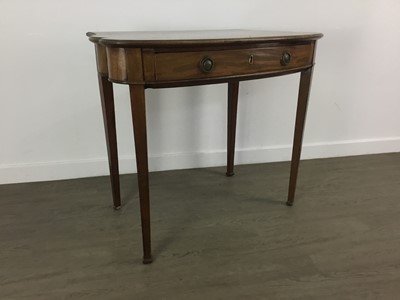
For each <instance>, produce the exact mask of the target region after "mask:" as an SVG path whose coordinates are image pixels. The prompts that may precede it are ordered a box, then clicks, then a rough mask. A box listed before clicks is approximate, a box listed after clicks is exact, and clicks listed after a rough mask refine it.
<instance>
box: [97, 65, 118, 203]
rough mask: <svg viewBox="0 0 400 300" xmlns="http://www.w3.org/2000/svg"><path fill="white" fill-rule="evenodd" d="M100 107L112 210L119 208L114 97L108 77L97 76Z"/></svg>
mask: <svg viewBox="0 0 400 300" xmlns="http://www.w3.org/2000/svg"><path fill="white" fill-rule="evenodd" d="M98 79H99V87H100V98H101V107H102V110H103V119H104V128H105V133H106V143H107V153H108V165H109V169H110V178H111V190H112V195H113V202H114V208H115V209H119V208H120V207H121V195H120V186H119V168H118V148H117V132H116V128H115V110H114V95H113V87H112V83H111V82H109V81H108V77H106V76H104V75H103V74H101V73H99V74H98Z"/></svg>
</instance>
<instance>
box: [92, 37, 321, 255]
mask: <svg viewBox="0 0 400 300" xmlns="http://www.w3.org/2000/svg"><path fill="white" fill-rule="evenodd" d="M87 35H88V36H89V39H90V40H91V41H92V42H94V43H95V46H96V56H97V68H98V72H99V74H100V75H99V80H100V82H101V83H100V90H101V94H102V103H103V113H104V120H105V123H106V136H107V144H108V148H109V161H110V173H111V177H112V188H113V199H114V206H116V204H117V205H118V206H117V207H119V205H120V199H119V182H118V180H117V177H118V176H116V174H117V173H118V159H117V153H116V149H117V148H116V137H115V117H114V108H113V107H114V100H113V98H112V86H111V83H110V82H108V80H109V81H112V82H116V83H125V84H129V88H130V96H131V108H132V118H133V129H134V136H135V149H136V163H137V171H138V185H139V198H140V211H141V220H142V236H143V252H144V256H143V262H144V263H150V262H152V256H151V244H150V199H149V178H148V153H147V135H146V112H145V111H146V110H145V106H146V105H145V89H146V88H160V87H179V86H188V85H199V84H212V83H221V82H225V83H228V134H227V135H228V138H227V140H228V141H227V144H228V145H227V148H228V151H227V173H226V174H227V175H228V176H232V175H233V174H234V172H233V169H234V152H235V134H236V119H237V103H238V89H239V82H240V81H242V80H250V79H255V78H267V77H271V76H280V75H285V74H290V73H295V72H301V80H300V91H299V99H298V109H297V115H296V125H295V136H294V143H293V155H292V166H291V173H290V184H289V196H288V201H287V204H288V205H292V204H293V200H294V192H295V188H296V180H297V174H298V167H299V161H300V154H301V144H302V136H303V131H304V122H305V116H306V108H307V102H308V96H309V88H310V83H311V73H312V68H313V65H314V55H315V45H316V40H318V39H319V38H321V37H322V34H319V33H292V32H270V31H248V30H220V31H191V32H185V31H182V32H100V33H92V32H89V33H88V34H87ZM117 190H118V193H117V192H116V191H117Z"/></svg>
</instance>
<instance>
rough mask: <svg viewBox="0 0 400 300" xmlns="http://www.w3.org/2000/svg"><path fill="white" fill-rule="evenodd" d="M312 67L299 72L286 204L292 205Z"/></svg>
mask: <svg viewBox="0 0 400 300" xmlns="http://www.w3.org/2000/svg"><path fill="white" fill-rule="evenodd" d="M312 72H313V68H309V69H307V70H305V71H302V72H301V75H300V88H299V97H298V101H297V112H296V125H295V129H294V139H293V151H292V163H291V167H290V180H289V195H288V200H287V202H286V204H287V205H288V206H292V205H293V202H294V195H295V192H296V182H297V174H298V171H299V163H300V156H301V146H302V143H303V133H304V124H305V121H306V114H307V105H308V98H309V95H310V87H311V79H312Z"/></svg>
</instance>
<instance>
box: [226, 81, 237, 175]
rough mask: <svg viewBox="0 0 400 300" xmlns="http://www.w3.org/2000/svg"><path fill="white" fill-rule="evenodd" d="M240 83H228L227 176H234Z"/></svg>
mask: <svg viewBox="0 0 400 300" xmlns="http://www.w3.org/2000/svg"><path fill="white" fill-rule="evenodd" d="M238 93H239V81H231V82H228V154H227V168H226V176H233V175H235V173H234V172H233V168H234V160H235V137H236V119H237V106H238Z"/></svg>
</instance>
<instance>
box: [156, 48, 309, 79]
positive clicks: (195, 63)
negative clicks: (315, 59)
mask: <svg viewBox="0 0 400 300" xmlns="http://www.w3.org/2000/svg"><path fill="white" fill-rule="evenodd" d="M312 56H313V47H312V45H311V44H308V45H296V46H287V47H286V46H277V47H268V48H252V49H237V50H218V51H198V52H171V53H157V54H156V56H155V79H156V80H157V81H169V80H171V81H173V80H185V79H202V78H214V77H225V76H235V75H250V74H255V75H256V74H259V73H267V72H273V71H285V70H290V69H296V68H301V67H305V66H308V65H310V64H311V63H312Z"/></svg>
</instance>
